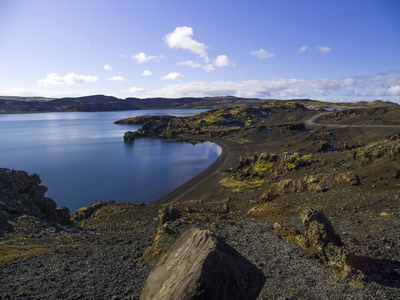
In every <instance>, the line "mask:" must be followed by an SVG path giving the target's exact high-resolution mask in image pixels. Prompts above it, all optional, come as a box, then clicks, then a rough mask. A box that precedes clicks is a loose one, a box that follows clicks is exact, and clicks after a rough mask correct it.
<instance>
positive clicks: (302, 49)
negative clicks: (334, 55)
mask: <svg viewBox="0 0 400 300" xmlns="http://www.w3.org/2000/svg"><path fill="white" fill-rule="evenodd" d="M313 50H317V51H319V52H322V53H329V52H331V51H332V48H331V47H328V46H319V45H318V46H315V48H310V47H309V46H306V45H304V46H301V47H300V48H299V52H300V53H303V52H306V51H313Z"/></svg>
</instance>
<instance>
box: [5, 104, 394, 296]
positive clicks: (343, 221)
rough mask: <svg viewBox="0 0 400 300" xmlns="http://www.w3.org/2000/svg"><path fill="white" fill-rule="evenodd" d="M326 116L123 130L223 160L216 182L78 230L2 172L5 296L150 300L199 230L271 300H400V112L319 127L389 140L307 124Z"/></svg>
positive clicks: (94, 210) (227, 116) (267, 113)
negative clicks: (189, 143)
mask: <svg viewBox="0 0 400 300" xmlns="http://www.w3.org/2000/svg"><path fill="white" fill-rule="evenodd" d="M371 112H372V114H371ZM319 113H321V112H319V111H315V110H314V111H313V110H308V109H306V107H305V106H304V105H303V104H301V103H290V102H289V103H272V104H263V105H262V106H257V107H248V108H241V107H237V108H235V107H233V108H225V109H219V110H213V111H209V112H206V113H203V114H200V115H197V116H193V117H189V118H172V117H143V118H141V119H130V120H124V121H121V122H125V123H132V124H137V123H139V124H143V126H142V129H141V131H139V132H138V133H132V135H133V138H142V136H147V135H159V136H163V137H173V138H185V139H198V140H213V141H215V142H217V143H219V144H220V145H221V147H222V148H223V153H222V155H221V156H220V158H219V159H218V160H217V161H216V162H215V163H214V164H213V165H212V166H211V167H210V168H209V169H208V170H205V171H204V172H202V173H201V174H199V175H198V176H196V177H195V178H193V179H192V180H190V181H189V182H187V183H186V184H184V185H183V186H181V187H179V188H177V189H176V190H174V191H171V192H170V193H168V194H167V195H165V196H163V197H161V198H159V199H157V200H156V201H154V202H153V203H151V204H149V205H144V204H133V203H115V202H113V201H108V202H96V203H94V204H93V206H91V207H87V208H82V209H80V210H78V211H77V212H76V213H75V214H73V215H72V216H70V218H65V216H67V215H68V214H69V213H67V210H66V209H64V208H63V209H56V207H55V204H54V202H53V201H52V200H51V199H49V198H46V197H44V192H45V188H43V187H41V186H40V180H39V178H38V177H37V176H36V175H28V174H26V173H24V172H18V171H11V170H7V169H2V173H1V174H0V181H1V187H2V189H1V192H0V195H1V200H0V201H1V203H0V204H1V205H2V206H0V209H1V211H2V212H1V215H0V216H1V217H2V219H1V227H0V230H1V234H2V236H1V239H0V264H1V267H0V283H1V284H0V295H1V296H2V297H3V298H4V299H15V298H21V299H26V298H45V299H55V298H71V299H78V298H113V299H138V298H139V297H140V294H141V291H142V288H143V286H144V284H145V281H146V280H147V278H148V276H149V274H150V271H151V270H153V271H152V272H155V270H157V268H156V267H155V266H159V265H160V264H161V262H162V261H164V259H161V260H160V258H162V257H167V256H168V254H167V253H169V252H168V251H169V250H168V249H169V247H171V245H173V244H174V242H175V241H176V240H178V239H179V237H180V236H181V235H182V234H183V233H185V232H187V230H189V229H190V228H199V229H202V230H208V232H210V234H213V235H215V236H216V237H218V239H220V240H221V241H223V242H224V243H226V244H227V245H230V247H233V248H234V249H235V251H237V252H238V253H240V255H241V256H243V257H244V258H245V259H246V260H248V261H250V262H251V264H252V265H254V266H255V267H257V269H259V270H260V271H261V272H262V273H263V275H264V276H265V283H264V285H263V287H262V289H261V292H260V294H259V296H258V299H321V298H324V299H398V298H399V296H400V254H399V253H400V251H399V228H400V226H399V225H400V224H399V223H400V211H399V208H400V161H399V159H400V139H399V138H400V135H399V133H400V127H395V126H394V125H395V121H396V120H399V119H400V114H399V110H398V107H397V106H390V107H389V106H388V107H386V108H384V109H370V108H367V109H365V110H360V111H359V112H358V111H357V113H355V114H353V113H346V112H345V111H344V110H342V111H340V112H332V113H331V115H326V116H325V117H323V119H322V118H321V119H320V120H318V121H317V122H324V123H327V124H328V122H329V124H331V125H334V124H335V123H336V121H334V120H336V119H337V118H342V119H343V120H345V121H346V122H348V123H344V121H343V122H339V121H340V120H338V123H341V125H344V124H358V122H361V121H362V120H361V119H360V116H362V119H363V120H366V118H368V125H369V126H370V125H374V124H376V125H380V126H376V127H351V126H346V127H340V126H338V127H335V126H326V125H321V124H312V123H311V124H306V120H308V119H310V118H311V117H312V116H314V115H316V114H319ZM379 115H381V119H380V120H379V119H378V117H379ZM365 116H368V117H365ZM371 116H372V117H371ZM396 116H397V117H396ZM369 118H371V120H369ZM382 120H394V121H390V122H389V121H385V122H386V123H385V122H381V121H382ZM385 124H387V125H388V127H382V125H385ZM121 139H122V137H121ZM50 200H51V201H50ZM43 203H44V204H43ZM201 240H204V239H203V238H201ZM207 243H208V242H207ZM207 245H211V244H207ZM172 247H173V246H172ZM210 247H211V246H210ZM213 247H214V246H213ZM211 248H212V247H211ZM171 249H173V248H170V250H171ZM174 253H176V251H175V252H174ZM192 256H193V255H192ZM189 257H191V256H189ZM182 260H183V258H182ZM183 265H184V264H183ZM206 265H207V264H206ZM167 275H168V274H167ZM169 275H173V274H169ZM149 278H150V277H149ZM199 278H200V277H199ZM245 278H246V277H245V276H243V277H242V279H241V281H243V284H244V285H245V282H246V279H245ZM167 280H170V279H167ZM199 282H200V281H199ZM176 284H179V283H176Z"/></svg>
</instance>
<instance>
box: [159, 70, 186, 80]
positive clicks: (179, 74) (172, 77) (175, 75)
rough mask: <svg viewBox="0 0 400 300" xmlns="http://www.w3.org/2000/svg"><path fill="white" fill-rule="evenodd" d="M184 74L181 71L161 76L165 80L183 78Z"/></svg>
mask: <svg viewBox="0 0 400 300" xmlns="http://www.w3.org/2000/svg"><path fill="white" fill-rule="evenodd" d="M183 78H184V76H183V75H182V74H181V73H177V72H171V73H169V74H168V75H165V76H163V77H161V79H163V80H172V81H173V80H183Z"/></svg>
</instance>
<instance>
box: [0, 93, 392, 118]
mask: <svg viewBox="0 0 400 300" xmlns="http://www.w3.org/2000/svg"><path fill="white" fill-rule="evenodd" d="M274 101H293V102H297V103H301V104H303V105H305V106H306V107H308V108H315V109H318V108H363V107H377V106H388V105H397V104H395V103H392V102H388V101H386V102H385V101H381V100H375V101H373V102H364V101H362V102H355V103H352V102H349V103H330V102H323V101H317V100H310V99H301V100H298V99H296V100H274V99H257V98H239V97H233V96H223V97H203V98H146V99H139V98H126V99H119V98H115V97H111V96H104V95H93V96H85V97H77V98H58V99H54V98H44V97H7V96H0V113H2V114H7V113H37V112H64V111H122V110H139V109H140V110H142V109H178V108H203V109H213V108H222V107H235V106H255V105H264V104H267V103H271V102H274Z"/></svg>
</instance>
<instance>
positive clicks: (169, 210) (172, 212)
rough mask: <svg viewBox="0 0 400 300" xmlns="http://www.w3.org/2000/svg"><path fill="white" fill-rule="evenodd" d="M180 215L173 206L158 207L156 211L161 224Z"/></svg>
mask: <svg viewBox="0 0 400 300" xmlns="http://www.w3.org/2000/svg"><path fill="white" fill-rule="evenodd" d="M180 217H181V213H180V212H179V210H178V209H177V208H175V207H173V206H170V207H165V208H164V209H160V210H159V211H158V218H159V219H160V222H161V224H164V223H166V222H168V221H170V220H177V219H179V218H180Z"/></svg>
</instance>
